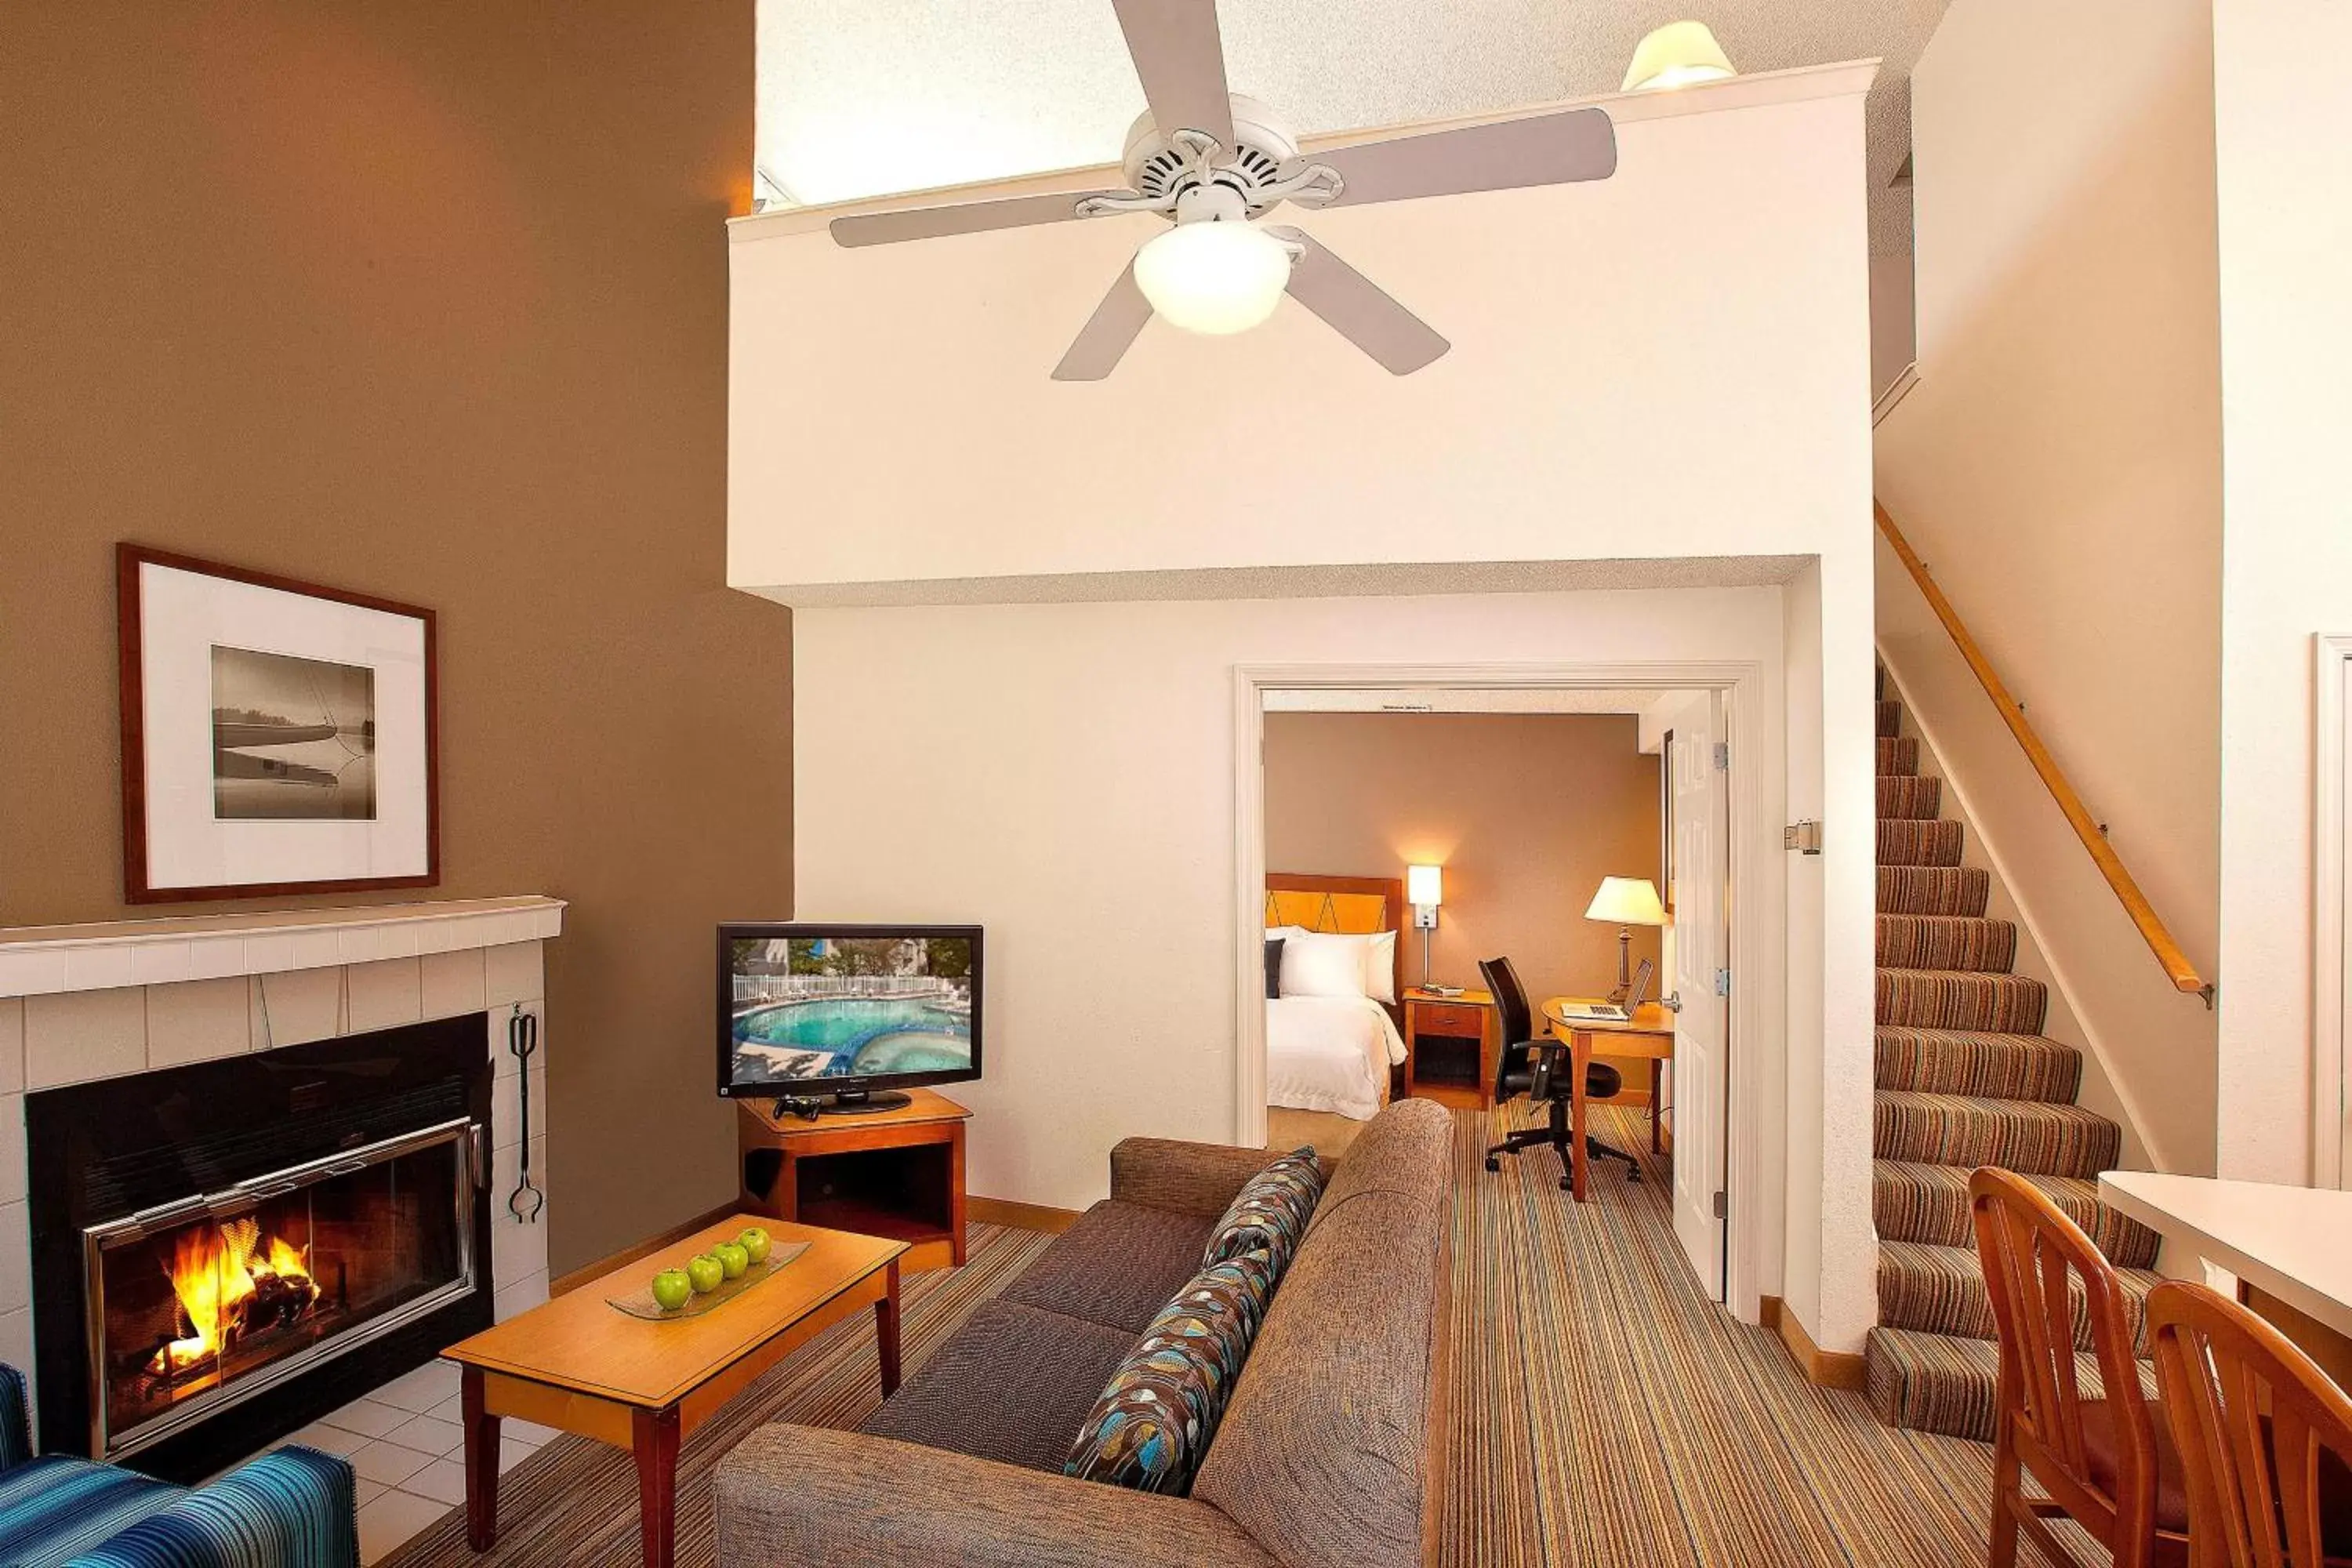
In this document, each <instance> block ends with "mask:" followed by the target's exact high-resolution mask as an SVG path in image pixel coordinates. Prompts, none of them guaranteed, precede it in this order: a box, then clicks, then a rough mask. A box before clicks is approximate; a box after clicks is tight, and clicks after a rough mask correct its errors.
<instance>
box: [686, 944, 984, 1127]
mask: <svg viewBox="0 0 2352 1568" xmlns="http://www.w3.org/2000/svg"><path fill="white" fill-rule="evenodd" d="M980 990H981V928H980V927H978V926H916V925H904V926H900V925H840V924H826V923H824V922H818V921H795V922H792V923H788V924H772V925H769V924H737V925H722V926H720V927H719V1093H720V1094H722V1095H727V1096H736V1095H750V1096H754V1097H772V1098H773V1099H774V1100H775V1102H776V1114H777V1115H778V1116H786V1115H794V1114H797V1115H801V1116H804V1117H808V1118H811V1119H814V1118H815V1117H817V1116H820V1115H845V1116H846V1115H857V1114H861V1113H864V1112H869V1111H876V1110H894V1109H896V1108H898V1107H899V1106H903V1105H906V1104H908V1097H907V1096H906V1095H904V1094H901V1093H899V1092H898V1090H900V1089H907V1088H910V1087H913V1086H915V1085H918V1084H935V1083H961V1082H963V1081H966V1080H968V1079H976V1078H978V1077H979V1076H980V1061H981V1057H980V1048H981V1005H980Z"/></svg>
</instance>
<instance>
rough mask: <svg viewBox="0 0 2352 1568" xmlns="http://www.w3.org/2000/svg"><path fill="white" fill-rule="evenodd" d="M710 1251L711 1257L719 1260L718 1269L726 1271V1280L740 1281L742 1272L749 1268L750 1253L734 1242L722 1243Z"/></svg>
mask: <svg viewBox="0 0 2352 1568" xmlns="http://www.w3.org/2000/svg"><path fill="white" fill-rule="evenodd" d="M710 1251H711V1255H712V1256H713V1257H715V1258H718V1259H719V1265H720V1267H722V1268H725V1269H726V1270H727V1278H729V1279H741V1278H742V1277H743V1270H745V1269H746V1268H751V1253H749V1252H747V1251H745V1250H744V1249H743V1248H742V1247H739V1246H737V1245H736V1244H735V1243H734V1242H731V1241H722V1242H720V1243H719V1245H718V1246H716V1247H712V1248H711V1249H710Z"/></svg>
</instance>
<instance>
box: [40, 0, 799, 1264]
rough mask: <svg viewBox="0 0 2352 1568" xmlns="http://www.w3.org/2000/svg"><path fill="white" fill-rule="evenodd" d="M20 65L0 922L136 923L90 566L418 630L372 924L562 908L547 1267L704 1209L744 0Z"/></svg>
mask: <svg viewBox="0 0 2352 1568" xmlns="http://www.w3.org/2000/svg"><path fill="white" fill-rule="evenodd" d="M6 34H7V37H6V44H5V47H0V147H5V149H6V153H5V156H0V215H5V217H0V345H5V347H0V476H5V478H0V924H27V923H39V922H48V921H83V920H94V919H102V918H109V917H115V916H120V915H121V914H123V913H124V912H125V907H124V905H123V904H122V903H121V886H122V881H121V822H120V810H119V805H118V797H117V788H116V776H117V775H116V768H117V759H116V738H115V723H116V715H115V661H114V603H113V565H112V563H113V548H114V544H115V542H116V541H117V540H121V539H132V540H139V541H142V542H147V543H151V544H154V545H159V546H163V547H165V548H169V549H173V550H180V551H185V552H190V553H193V554H198V555H205V556H210V557H214V558H217V559H221V560H226V561H229V562H233V563H238V564H242V565H247V566H253V567H259V568H262V569H265V570H268V571H273V572H280V573H286V574H291V575H294V576H297V577H303V578H308V579H311V580H314V581H319V582H324V583H331V584H337V585H341V586H345V587H351V588H355V589H361V590H363V591H366V592H369V593H373V594H380V595H387V596H390V597H393V598H396V599H403V600H408V601H411V602H414V603H416V604H421V605H432V606H434V607H435V608H436V609H437V610H438V611H439V612H440V617H441V619H440V634H441V636H440V651H441V677H442V687H441V691H442V695H441V726H442V727H441V742H442V744H441V755H442V762H441V806H442V816H441V821H442V871H443V880H442V885H441V886H440V887H439V888H438V889H430V890H428V891H426V892H425V893H423V894H418V893H414V892H411V893H405V894H398V895H390V896H391V897H397V898H415V897H436V898H452V897H465V896H471V895H481V894H497V893H519V892H546V893H551V894H554V895H557V896H559V897H562V898H565V899H569V900H572V910H571V914H570V917H569V920H568V922H567V927H566V931H565V934H564V936H563V937H562V940H561V941H559V942H554V943H551V945H550V947H549V951H548V986H549V1008H550V1018H549V1046H550V1050H549V1055H550V1067H551V1082H550V1090H549V1092H550V1094H551V1098H552V1099H553V1100H554V1104H553V1106H552V1108H551V1122H552V1125H553V1128H554V1135H553V1137H552V1139H551V1145H550V1151H549V1158H550V1162H551V1165H552V1167H553V1169H552V1172H551V1183H550V1186H551V1190H552V1192H553V1193H554V1194H555V1196H554V1200H553V1202H552V1204H551V1208H550V1213H551V1221H552V1229H551V1241H552V1243H553V1246H552V1247H551V1258H552V1262H553V1267H554V1268H555V1269H556V1270H557V1271H559V1272H560V1271H562V1270H563V1269H565V1268H572V1267H574V1266H576V1265H578V1264H579V1263H581V1262H583V1261H584V1260H586V1259H589V1258H595V1257H598V1256H601V1255H603V1254H604V1253H606V1252H610V1251H612V1250H614V1249H616V1248H619V1247H623V1246H625V1245H626V1244H627V1243H628V1242H630V1241H631V1240H633V1239H635V1238H636V1237H641V1236H646V1235H649V1234H652V1233H654V1232H656V1231H659V1230H661V1229H663V1228H665V1227H667V1226H672V1225H674V1224H676V1223H677V1221H678V1220H679V1219H680V1218H682V1217H684V1216H686V1215H693V1214H698V1213H700V1212H702V1211H704V1210H706V1209H708V1208H709V1207H710V1206H711V1205H714V1204H716V1203H721V1202H724V1201H725V1200H726V1199H727V1198H728V1197H729V1196H730V1194H731V1193H732V1192H733V1190H734V1187H733V1177H732V1174H731V1163H732V1147H733V1124H732V1120H731V1116H730V1113H729V1112H728V1111H727V1110H725V1109H724V1108H723V1107H722V1106H721V1104H720V1103H719V1100H717V1098H716V1097H715V1095H714V1093H713V1074H714V1068H713V1052H714V1047H713V1046H712V1043H711V1029H712V1027H713V1024H712V1002H711V990H710V942H711V927H712V925H713V924H714V923H715V922H716V921H719V920H720V919H721V918H726V917H734V918H757V917H761V916H776V915H782V914H785V913H788V912H789V911H790V908H791V888H792V866H791V822H792V810H791V783H790V773H791V761H792V751H791V743H790V721H789V717H788V701H789V694H790V681H791V671H790V657H791V626H790V620H789V618H788V616H787V615H786V614H785V612H783V611H782V610H781V609H779V608H776V607H775V606H772V605H765V604H763V603H761V602H760V601H757V600H753V599H751V598H749V597H746V596H743V595H737V594H733V593H730V592H729V591H728V590H727V589H726V588H725V587H724V586H723V584H724V581H725V552H726V516H725V461H726V397H727V258H726V243H725V237H724V233H723V231H722V227H721V225H722V223H723V221H724V220H725V218H726V217H727V216H728V215H729V213H730V209H731V208H736V207H740V205H741V203H742V202H743V201H744V199H745V195H746V193H747V186H748V180H749V171H750V167H751V87H752V5H751V0H697V3H696V4H694V5H653V4H646V3H645V0H567V3H566V4H564V5H529V6H526V5H485V4H481V3H480V0H371V3H370V4H366V5H310V4H295V3H292V0H174V3H168V4H167V3H164V0H149V3H146V4H128V5H87V4H82V3H80V0H25V3H22V4H16V5H10V6H9V7H8V15H7V27H6ZM287 901H289V900H278V902H279V903H284V902H287ZM324 901H328V902H336V903H352V902H358V901H362V900H361V899H360V898H357V897H354V896H352V895H343V896H340V897H336V898H331V899H329V900H324ZM196 907H197V908H202V907H204V906H196ZM224 907H232V908H234V907H247V908H250V907H253V906H251V905H245V906H224ZM140 912H144V913H154V912H157V911H155V910H143V911H140ZM163 912H177V911H163Z"/></svg>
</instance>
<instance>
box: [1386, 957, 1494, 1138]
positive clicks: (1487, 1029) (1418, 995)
mask: <svg viewBox="0 0 2352 1568" xmlns="http://www.w3.org/2000/svg"><path fill="white" fill-rule="evenodd" d="M1424 1035H1426V1036H1429V1037H1433V1038H1436V1039H1444V1040H1461V1041H1468V1042H1473V1043H1475V1045H1476V1047H1477V1057H1476V1060H1477V1064H1478V1069H1477V1070H1478V1079H1477V1082H1476V1083H1475V1084H1472V1083H1468V1082H1465V1081H1464V1080H1463V1079H1462V1078H1461V1077H1460V1076H1459V1075H1455V1074H1437V1073H1429V1074H1424V1073H1423V1071H1422V1055H1421V1041H1422V1037H1423V1036H1424ZM1502 1055H1503V1016H1502V1013H1501V1012H1500V1011H1499V1010H1498V1009H1497V1008H1496V1005H1495V998H1494V995H1493V994H1492V993H1489V992H1486V991H1465V992H1463V993H1462V994H1460V995H1458V996H1439V995H1435V994H1432V993H1430V992H1427V991H1423V990H1422V989H1421V988H1420V987H1419V986H1417V985H1416V986H1413V987H1412V988H1410V989H1408V990H1407V991H1406V992H1405V994H1404V1091H1405V1093H1406V1095H1407V1096H1408V1097H1410V1096H1414V1095H1418V1096H1421V1097H1422V1098H1423V1099H1429V1100H1442V1101H1445V1102H1448V1103H1453V1104H1462V1105H1468V1104H1471V1103H1474V1101H1473V1100H1472V1099H1471V1095H1472V1094H1473V1093H1474V1092H1475V1095H1476V1099H1475V1104H1476V1105H1477V1106H1478V1107H1479V1108H1480V1109H1481V1110H1491V1109H1493V1107H1494V1104H1495V1068H1496V1064H1497V1063H1498V1062H1499V1061H1500V1060H1501V1059H1502ZM1432 1065H1434V1063H1433V1064H1432Z"/></svg>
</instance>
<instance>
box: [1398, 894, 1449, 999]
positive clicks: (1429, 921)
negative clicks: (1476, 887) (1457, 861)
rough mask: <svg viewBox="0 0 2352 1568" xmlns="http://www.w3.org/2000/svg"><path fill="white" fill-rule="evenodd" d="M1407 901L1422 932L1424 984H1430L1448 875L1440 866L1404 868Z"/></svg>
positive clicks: (1422, 980)
mask: <svg viewBox="0 0 2352 1568" xmlns="http://www.w3.org/2000/svg"><path fill="white" fill-rule="evenodd" d="M1404 899H1405V902H1407V903H1409V904H1411V905H1412V923H1413V926H1414V928H1415V929H1416V930H1418V931H1420V932H1421V983H1422V984H1423V986H1424V987H1426V986H1427V985H1428V984H1429V944H1430V941H1431V937H1430V934H1429V933H1430V932H1432V931H1435V930H1436V929H1437V906H1438V905H1440V904H1442V903H1444V901H1445V873H1444V868H1442V867H1437V866H1407V867H1406V868H1404Z"/></svg>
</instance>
